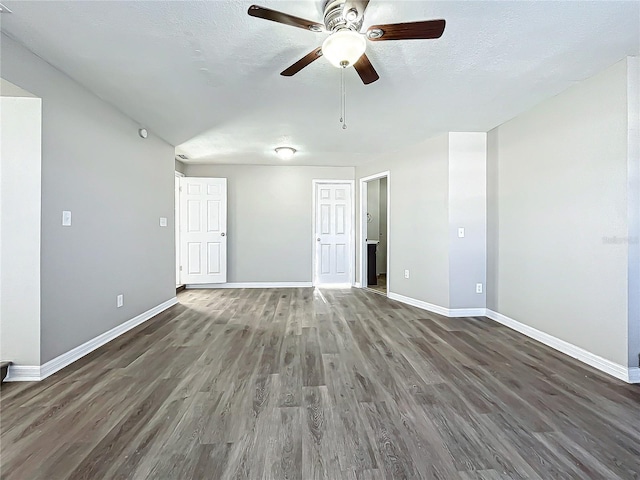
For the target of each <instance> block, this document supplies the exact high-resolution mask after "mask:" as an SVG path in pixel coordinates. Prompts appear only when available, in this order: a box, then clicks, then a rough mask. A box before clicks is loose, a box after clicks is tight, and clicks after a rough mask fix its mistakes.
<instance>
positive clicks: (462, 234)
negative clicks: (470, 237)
mask: <svg viewBox="0 0 640 480" xmlns="http://www.w3.org/2000/svg"><path fill="white" fill-rule="evenodd" d="M458 238H464V227H460V228H459V229H458Z"/></svg>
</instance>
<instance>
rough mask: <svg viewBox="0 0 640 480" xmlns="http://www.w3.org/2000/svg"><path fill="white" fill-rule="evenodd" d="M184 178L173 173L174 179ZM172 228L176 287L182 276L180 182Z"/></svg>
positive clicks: (179, 173) (180, 282)
mask: <svg viewBox="0 0 640 480" xmlns="http://www.w3.org/2000/svg"><path fill="white" fill-rule="evenodd" d="M182 177H184V173H182V172H178V171H177V170H176V172H175V177H174V178H175V179H176V180H178V179H180V178H182ZM173 212H174V216H173V228H174V229H175V232H174V233H175V235H174V236H175V242H176V245H175V255H176V286H178V285H183V283H182V274H181V273H180V182H178V194H177V196H176V199H175V205H174V208H173Z"/></svg>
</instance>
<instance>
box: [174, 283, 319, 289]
mask: <svg viewBox="0 0 640 480" xmlns="http://www.w3.org/2000/svg"><path fill="white" fill-rule="evenodd" d="M312 286H313V284H312V283H311V282H236V283H195V284H187V285H186V287H185V288H187V289H188V290H194V289H197V288H209V289H216V288H306V287H312Z"/></svg>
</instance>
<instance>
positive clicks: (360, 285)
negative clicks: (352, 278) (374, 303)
mask: <svg viewBox="0 0 640 480" xmlns="http://www.w3.org/2000/svg"><path fill="white" fill-rule="evenodd" d="M353 286H354V287H355V288H362V284H361V283H360V282H354V284H353Z"/></svg>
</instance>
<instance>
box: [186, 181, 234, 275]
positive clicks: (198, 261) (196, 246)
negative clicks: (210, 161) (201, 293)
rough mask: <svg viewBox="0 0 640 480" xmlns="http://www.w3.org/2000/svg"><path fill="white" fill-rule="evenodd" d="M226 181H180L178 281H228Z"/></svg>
mask: <svg viewBox="0 0 640 480" xmlns="http://www.w3.org/2000/svg"><path fill="white" fill-rule="evenodd" d="M226 232H227V179H226V178H196V177H183V178H181V179H180V244H181V255H180V262H181V274H182V275H181V280H182V283H184V284H191V285H193V284H202V283H226V281H227V237H226Z"/></svg>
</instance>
